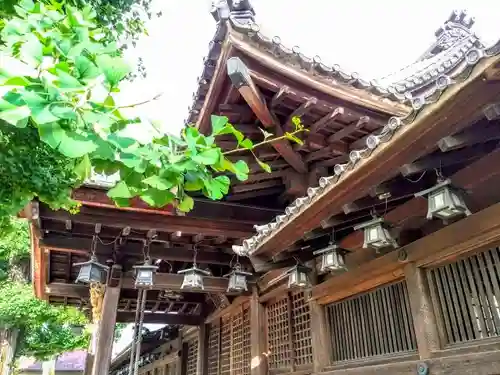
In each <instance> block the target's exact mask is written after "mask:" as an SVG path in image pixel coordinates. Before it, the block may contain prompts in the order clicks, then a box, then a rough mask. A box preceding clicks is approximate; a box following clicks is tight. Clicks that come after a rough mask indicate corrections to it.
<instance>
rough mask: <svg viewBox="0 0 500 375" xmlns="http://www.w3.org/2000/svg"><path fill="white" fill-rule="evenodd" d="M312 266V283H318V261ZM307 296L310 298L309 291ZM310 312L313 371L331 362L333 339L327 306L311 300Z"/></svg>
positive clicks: (319, 369)
mask: <svg viewBox="0 0 500 375" xmlns="http://www.w3.org/2000/svg"><path fill="white" fill-rule="evenodd" d="M308 266H309V267H311V268H312V270H313V271H312V272H311V275H310V277H311V284H312V285H316V284H317V282H318V275H317V272H316V262H315V261H311V262H310V264H308ZM305 297H306V298H309V295H308V292H306V293H305ZM308 303H309V313H310V317H311V343H312V354H313V372H315V373H316V372H321V371H322V370H323V369H324V368H325V367H326V366H328V365H330V363H331V340H330V338H329V332H330V330H329V328H328V324H327V321H326V313H325V306H323V305H320V304H319V303H318V302H317V301H316V300H311V299H310V300H309V302H308Z"/></svg>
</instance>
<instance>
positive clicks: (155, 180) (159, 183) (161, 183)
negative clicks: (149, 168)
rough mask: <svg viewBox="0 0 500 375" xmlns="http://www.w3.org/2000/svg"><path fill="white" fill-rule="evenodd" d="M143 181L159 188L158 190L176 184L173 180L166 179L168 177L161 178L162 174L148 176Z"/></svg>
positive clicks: (166, 188)
mask: <svg viewBox="0 0 500 375" xmlns="http://www.w3.org/2000/svg"><path fill="white" fill-rule="evenodd" d="M142 182H143V183H145V184H146V185H149V186H151V187H153V188H155V189H157V190H168V189H170V188H171V187H172V186H174V184H173V183H172V182H171V181H169V180H166V179H164V178H161V177H160V176H156V175H153V176H151V177H148V178H146V179H145V180H143V181H142Z"/></svg>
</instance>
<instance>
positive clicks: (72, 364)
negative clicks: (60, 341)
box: [19, 350, 87, 372]
mask: <svg viewBox="0 0 500 375" xmlns="http://www.w3.org/2000/svg"><path fill="white" fill-rule="evenodd" d="M86 358H87V352H86V351H84V350H79V351H75V352H69V353H64V354H61V355H60V356H59V357H58V358H57V360H56V368H55V370H56V371H75V372H76V371H78V372H81V371H83V370H85V360H86ZM19 369H20V370H21V371H42V362H39V361H34V360H30V359H24V360H22V361H21V363H20V366H19Z"/></svg>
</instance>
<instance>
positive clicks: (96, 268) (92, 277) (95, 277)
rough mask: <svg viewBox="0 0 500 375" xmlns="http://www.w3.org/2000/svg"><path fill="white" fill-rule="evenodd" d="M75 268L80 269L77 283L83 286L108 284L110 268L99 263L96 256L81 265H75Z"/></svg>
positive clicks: (93, 255)
mask: <svg viewBox="0 0 500 375" xmlns="http://www.w3.org/2000/svg"><path fill="white" fill-rule="evenodd" d="M73 266H74V267H80V270H79V271H78V276H77V277H76V280H75V283H82V284H92V283H98V284H106V282H107V279H108V271H109V267H108V266H106V265H104V264H101V263H99V261H98V260H97V257H96V256H95V254H92V255H91V256H90V260H88V261H86V262H81V263H74V264H73Z"/></svg>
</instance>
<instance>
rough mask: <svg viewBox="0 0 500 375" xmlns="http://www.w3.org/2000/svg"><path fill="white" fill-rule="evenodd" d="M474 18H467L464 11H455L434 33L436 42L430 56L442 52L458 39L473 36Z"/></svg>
mask: <svg viewBox="0 0 500 375" xmlns="http://www.w3.org/2000/svg"><path fill="white" fill-rule="evenodd" d="M474 22H475V20H474V18H473V17H469V16H468V15H467V12H466V11H465V10H455V11H453V12H452V13H451V15H450V17H449V18H448V20H447V21H446V22H445V23H444V25H443V26H441V27H440V28H439V29H438V30H437V31H436V33H435V35H436V37H437V42H436V45H435V48H434V49H433V51H431V53H432V55H435V54H436V53H439V52H441V51H444V50H446V49H448V48H450V47H451V46H453V44H455V43H456V42H457V41H459V40H460V39H464V38H467V37H469V36H471V35H473V33H472V31H471V28H472V25H474Z"/></svg>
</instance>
